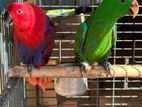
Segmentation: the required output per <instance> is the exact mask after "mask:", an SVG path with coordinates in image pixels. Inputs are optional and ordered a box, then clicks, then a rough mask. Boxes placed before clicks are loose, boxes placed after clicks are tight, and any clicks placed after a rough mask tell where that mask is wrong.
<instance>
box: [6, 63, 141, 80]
mask: <svg viewBox="0 0 142 107" xmlns="http://www.w3.org/2000/svg"><path fill="white" fill-rule="evenodd" d="M8 76H9V77H30V74H29V73H28V72H27V67H26V66H15V67H13V68H11V69H9V72H8ZM31 77H39V78H43V77H60V78H80V77H82V74H81V73H80V68H79V66H44V67H41V68H40V69H33V71H32V73H31ZM86 77H87V78H112V77H134V78H142V66H140V65H112V72H111V74H110V73H109V72H108V71H106V70H105V69H104V67H102V66H95V67H93V68H92V69H91V71H87V73H86Z"/></svg>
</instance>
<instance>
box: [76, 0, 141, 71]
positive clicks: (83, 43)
mask: <svg viewBox="0 0 142 107" xmlns="http://www.w3.org/2000/svg"><path fill="white" fill-rule="evenodd" d="M129 9H130V10H131V12H132V13H133V17H135V16H136V15H137V14H138V11H139V5H138V2H137V1H136V0H103V1H102V3H101V4H100V5H99V7H98V8H97V9H96V11H94V12H92V14H91V15H90V17H88V18H87V19H86V21H84V22H83V23H81V24H80V26H79V28H78V30H77V34H76V38H75V54H76V56H77V60H79V62H81V68H82V71H86V70H90V69H91V65H94V64H95V65H96V63H97V64H101V65H103V66H105V68H106V69H107V70H108V71H110V70H111V67H110V64H109V63H108V54H109V51H110V50H111V47H112V46H113V44H115V43H116V39H117V33H116V26H115V23H116V22H117V20H118V19H119V18H121V17H123V16H124V15H125V14H126V13H127V12H128V10H129Z"/></svg>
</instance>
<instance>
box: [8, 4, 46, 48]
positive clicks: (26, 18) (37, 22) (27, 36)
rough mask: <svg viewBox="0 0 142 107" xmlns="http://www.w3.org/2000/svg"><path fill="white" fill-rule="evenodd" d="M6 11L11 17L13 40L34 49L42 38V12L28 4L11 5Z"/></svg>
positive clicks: (43, 31) (43, 17) (43, 22)
mask: <svg viewBox="0 0 142 107" xmlns="http://www.w3.org/2000/svg"><path fill="white" fill-rule="evenodd" d="M25 7H26V8H25ZM7 10H8V11H9V13H10V14H11V16H12V17H13V18H12V20H13V24H14V39H15V40H16V41H18V42H20V43H22V44H24V45H26V46H27V47H30V48H36V47H37V46H38V45H39V44H40V43H41V42H42V41H43V38H44V33H45V26H46V25H45V20H46V17H45V14H44V11H43V10H42V9H40V8H39V7H37V6H36V5H31V4H28V3H18V5H17V3H13V4H11V5H9V6H8V8H7ZM35 18H36V19H35ZM19 19H21V20H19Z"/></svg>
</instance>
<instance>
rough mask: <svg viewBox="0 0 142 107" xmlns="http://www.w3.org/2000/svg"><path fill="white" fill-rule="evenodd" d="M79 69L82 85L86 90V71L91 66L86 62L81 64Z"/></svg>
mask: <svg viewBox="0 0 142 107" xmlns="http://www.w3.org/2000/svg"><path fill="white" fill-rule="evenodd" d="M80 68H81V74H82V76H83V80H84V83H85V85H86V88H87V89H88V79H87V78H86V73H87V71H88V70H91V66H90V65H89V64H88V63H86V62H81V64H80Z"/></svg>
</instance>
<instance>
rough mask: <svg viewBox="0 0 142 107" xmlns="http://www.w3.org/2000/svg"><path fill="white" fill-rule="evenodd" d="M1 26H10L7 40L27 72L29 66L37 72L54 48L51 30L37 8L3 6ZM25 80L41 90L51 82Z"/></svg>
mask: <svg viewBox="0 0 142 107" xmlns="http://www.w3.org/2000/svg"><path fill="white" fill-rule="evenodd" d="M5 23H6V25H8V26H9V25H10V34H9V40H10V42H11V43H12V44H13V45H14V47H15V49H16V52H17V54H18V56H19V58H20V61H21V62H22V63H23V64H25V65H27V66H28V71H29V72H31V71H32V67H35V68H37V69H39V68H40V67H41V66H43V65H45V64H47V62H48V60H49V57H50V55H51V52H52V49H53V47H54V37H55V36H54V35H55V27H54V24H53V23H52V22H51V20H50V19H49V18H48V17H47V16H46V15H45V13H44V11H43V10H42V9H41V8H39V7H38V6H36V5H33V4H28V3H20V2H15V3H12V4H10V5H8V6H7V12H6V13H5ZM27 80H28V81H29V83H31V84H32V85H38V86H40V87H41V88H42V89H43V90H44V91H45V89H46V87H47V86H49V85H50V82H51V79H49V78H27Z"/></svg>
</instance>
